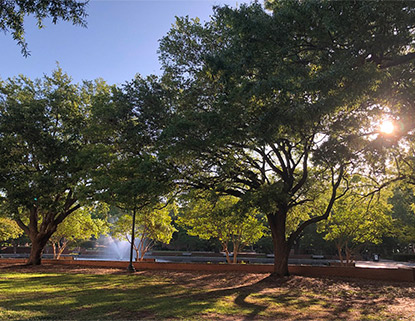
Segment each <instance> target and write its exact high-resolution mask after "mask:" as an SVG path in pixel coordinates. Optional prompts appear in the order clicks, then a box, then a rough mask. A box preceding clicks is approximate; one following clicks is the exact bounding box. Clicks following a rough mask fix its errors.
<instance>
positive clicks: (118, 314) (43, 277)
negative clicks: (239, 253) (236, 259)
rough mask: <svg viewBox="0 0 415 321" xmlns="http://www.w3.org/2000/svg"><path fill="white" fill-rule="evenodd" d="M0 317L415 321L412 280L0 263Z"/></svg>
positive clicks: (24, 318) (414, 286)
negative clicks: (29, 265) (131, 271)
mask: <svg viewBox="0 0 415 321" xmlns="http://www.w3.org/2000/svg"><path fill="white" fill-rule="evenodd" d="M0 319H1V320H11V319H19V320H28V319H42V320H44V319H52V320H56V319H58V320H62V319H64V320H70V319H76V320H91V319H92V320H98V319H99V320H102V319H114V320H117V319H122V320H125V319H127V320H131V319H132V320H137V319H138V320H141V319H157V320H159V319H192V320H195V319H196V320H200V319H207V320H212V319H226V320H251V319H265V320H310V319H311V320H415V284H412V283H393V282H389V283H388V282H379V281H363V280H352V279H349V280H348V279H339V278H337V279H335V278H330V279H329V278H327V279H324V278H320V279H319V278H306V277H299V276H293V277H289V278H285V279H283V280H276V279H272V278H270V277H268V275H265V274H242V273H216V274H212V273H202V272H200V273H190V272H163V271H152V272H149V271H148V272H145V271H142V272H137V273H135V274H128V273H127V272H124V271H121V270H116V269H89V268H81V267H65V266H47V265H46V266H42V267H23V266H5V265H3V266H0Z"/></svg>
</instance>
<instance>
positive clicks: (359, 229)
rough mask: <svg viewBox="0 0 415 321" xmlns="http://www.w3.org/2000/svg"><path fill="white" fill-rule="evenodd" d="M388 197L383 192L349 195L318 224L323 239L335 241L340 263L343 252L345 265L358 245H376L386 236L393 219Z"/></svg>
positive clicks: (351, 258) (350, 259) (387, 194)
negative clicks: (366, 195)
mask: <svg viewBox="0 0 415 321" xmlns="http://www.w3.org/2000/svg"><path fill="white" fill-rule="evenodd" d="M389 196H390V192H389V193H388V192H387V191H383V192H382V193H381V194H379V195H374V196H372V197H368V198H364V197H362V196H361V195H358V194H352V193H349V195H347V196H346V197H344V198H342V199H341V200H339V201H338V202H337V203H336V204H335V206H334V207H333V211H332V213H331V215H330V217H329V218H328V219H327V221H325V222H324V223H321V224H320V225H319V232H323V233H325V236H324V239H326V240H329V241H334V242H335V244H336V247H337V250H338V254H339V257H340V260H341V262H342V263H343V255H342V253H343V252H344V253H345V255H346V264H349V263H350V262H351V261H352V260H353V257H352V256H353V254H355V252H356V250H357V249H358V248H359V246H361V245H363V244H368V243H372V244H379V243H381V241H382V237H383V236H385V235H387V234H389V233H390V231H391V229H392V223H393V220H392V217H391V209H392V206H391V205H390V204H389V203H388V198H389Z"/></svg>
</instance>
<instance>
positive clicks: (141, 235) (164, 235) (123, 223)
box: [111, 204, 176, 261]
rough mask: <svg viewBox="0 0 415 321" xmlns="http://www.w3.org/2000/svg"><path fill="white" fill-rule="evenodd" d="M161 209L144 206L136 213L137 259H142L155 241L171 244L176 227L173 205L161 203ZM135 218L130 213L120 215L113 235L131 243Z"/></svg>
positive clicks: (135, 246) (134, 245) (114, 225)
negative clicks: (174, 224) (132, 224)
mask: <svg viewBox="0 0 415 321" xmlns="http://www.w3.org/2000/svg"><path fill="white" fill-rule="evenodd" d="M159 205H160V207H162V208H160V209H149V208H143V209H141V210H139V211H137V213H136V217H135V230H134V234H135V235H136V238H135V240H134V244H133V247H134V250H135V252H136V260H137V261H142V260H143V258H144V255H145V254H146V252H147V251H149V250H150V249H151V248H152V246H153V245H154V242H161V243H165V244H169V243H170V240H171V238H172V236H173V233H174V232H175V231H176V229H175V228H174V227H173V225H172V224H171V223H172V218H171V211H173V209H172V207H171V206H164V207H163V205H161V204H159ZM132 220H133V218H132V215H130V214H124V215H122V216H120V217H119V218H118V219H117V220H116V221H115V222H114V224H113V227H112V229H111V231H112V235H113V236H114V237H115V238H117V239H120V240H126V241H128V242H129V243H130V244H131V242H132V238H131V232H132V231H131V222H132Z"/></svg>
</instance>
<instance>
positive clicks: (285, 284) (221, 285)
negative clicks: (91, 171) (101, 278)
mask: <svg viewBox="0 0 415 321" xmlns="http://www.w3.org/2000/svg"><path fill="white" fill-rule="evenodd" d="M8 271H10V272H11V271H14V272H21V273H57V272H58V273H76V274H127V273H128V272H127V271H125V270H122V269H114V268H95V267H94V268H90V267H81V266H65V265H42V266H24V265H7V264H0V273H1V272H8ZM135 273H136V274H141V275H144V276H145V275H148V276H158V277H162V278H165V279H169V280H170V282H172V283H174V284H177V285H180V286H184V287H189V288H195V287H196V288H202V289H206V290H209V291H217V290H227V289H235V288H239V289H243V288H249V289H250V291H251V292H252V291H255V292H259V293H263V294H267V292H268V293H270V292H272V291H275V289H277V288H278V289H283V290H284V291H286V290H290V289H292V290H295V291H304V292H307V291H312V292H313V293H314V294H317V295H319V294H321V296H322V297H324V298H330V300H331V303H333V304H336V305H338V306H342V305H344V306H349V307H353V308H355V307H357V308H362V307H364V308H366V307H368V306H371V305H372V308H371V309H372V310H373V309H375V308H376V306H377V305H380V306H383V307H386V308H385V312H386V313H387V315H390V316H396V318H395V317H393V318H392V317H391V318H390V319H389V318H388V320H414V321H415V283H409V282H405V283H404V282H386V281H372V280H362V279H350V278H339V277H336V278H334V277H330V278H311V277H302V276H290V277H286V278H283V279H275V278H273V277H271V276H270V275H269V274H255V273H240V272H234V273H229V272H227V273H208V272H172V271H137V272H135ZM317 319H318V318H317ZM353 319H355V318H353Z"/></svg>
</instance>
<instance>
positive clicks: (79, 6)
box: [0, 0, 88, 57]
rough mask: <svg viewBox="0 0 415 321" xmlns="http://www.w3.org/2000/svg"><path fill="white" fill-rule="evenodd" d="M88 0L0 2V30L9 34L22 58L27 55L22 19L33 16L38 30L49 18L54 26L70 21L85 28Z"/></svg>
mask: <svg viewBox="0 0 415 321" xmlns="http://www.w3.org/2000/svg"><path fill="white" fill-rule="evenodd" d="M87 3H88V0H85V1H78V0H65V1H56V0H16V1H14V0H3V1H1V2H0V30H1V31H3V32H4V33H11V35H12V37H13V39H14V40H16V41H17V44H18V45H19V46H20V48H21V50H22V54H23V56H25V57H27V56H28V55H29V51H28V47H27V43H26V41H25V29H24V19H25V17H26V16H28V15H33V16H34V17H35V18H36V20H37V26H38V27H39V29H41V28H43V27H44V26H43V20H45V19H46V18H48V17H50V18H51V19H52V22H53V23H54V24H56V23H57V22H58V20H64V21H71V22H72V23H73V24H74V25H80V26H83V27H85V26H86V21H85V18H86V17H87V13H86V6H87Z"/></svg>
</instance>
